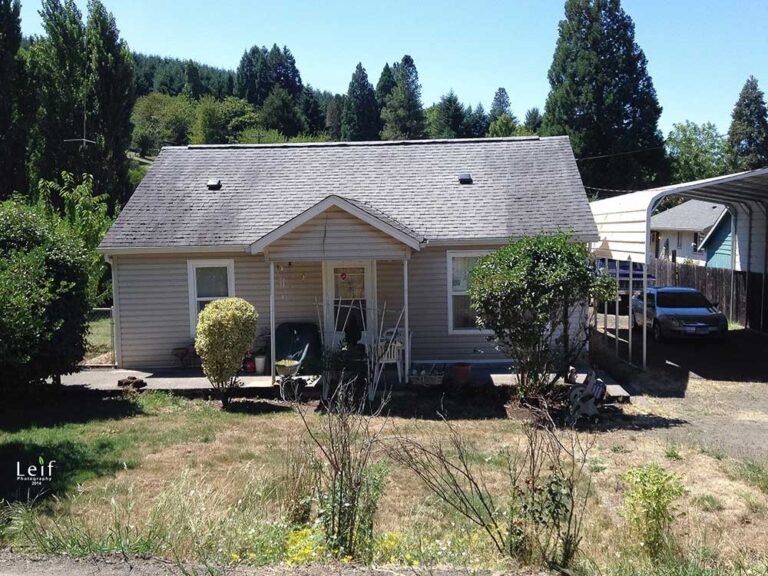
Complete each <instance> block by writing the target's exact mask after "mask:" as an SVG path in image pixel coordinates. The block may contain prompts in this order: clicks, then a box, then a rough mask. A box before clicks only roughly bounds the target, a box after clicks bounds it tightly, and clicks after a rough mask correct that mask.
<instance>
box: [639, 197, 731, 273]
mask: <svg viewBox="0 0 768 576" xmlns="http://www.w3.org/2000/svg"><path fill="white" fill-rule="evenodd" d="M724 213H725V214H727V213H728V211H727V210H726V208H725V206H723V205H722V204H715V203H714V202H705V201H703V200H687V201H686V202H683V203H682V204H678V205H677V206H674V207H673V208H669V209H668V210H664V211H663V212H659V213H658V214H655V215H654V216H652V217H651V253H652V254H654V256H655V257H656V258H661V259H662V260H674V261H676V262H689V263H693V264H696V265H698V266H705V265H706V264H707V252H706V251H705V249H704V246H703V241H704V238H705V237H706V236H707V234H708V233H709V231H710V230H711V229H712V228H713V226H714V225H715V224H716V223H717V222H718V220H719V219H720V218H721V216H722V215H723V214H724ZM729 266H730V262H729Z"/></svg>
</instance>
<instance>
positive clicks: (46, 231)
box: [0, 200, 90, 386]
mask: <svg viewBox="0 0 768 576" xmlns="http://www.w3.org/2000/svg"><path fill="white" fill-rule="evenodd" d="M0 262H2V265H0V277H1V278H2V279H0V315H1V316H2V320H1V321H0V342H2V343H3V344H1V345H0V382H2V383H3V384H4V385H6V386H9V385H18V384H24V383H28V382H31V381H37V380H43V379H45V378H48V377H50V376H53V377H58V376H59V375H61V374H68V373H70V372H74V371H75V370H77V365H78V363H79V362H80V361H81V360H82V358H83V356H84V355H85V351H86V336H87V332H88V323H87V316H88V313H89V312H90V304H89V298H88V282H89V279H88V259H87V255H86V251H85V249H84V248H83V245H82V243H81V241H80V240H79V238H77V237H76V236H75V235H74V234H72V233H71V232H70V231H69V230H68V229H67V228H66V227H64V226H62V225H58V224H57V220H55V219H51V218H50V217H49V216H48V215H46V214H44V213H43V212H42V211H41V210H40V209H39V208H35V207H30V206H26V205H23V204H20V203H18V202H15V201H12V200H9V201H6V202H3V203H2V204H0Z"/></svg>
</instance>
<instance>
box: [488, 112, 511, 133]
mask: <svg viewBox="0 0 768 576" xmlns="http://www.w3.org/2000/svg"><path fill="white" fill-rule="evenodd" d="M517 131H518V126H517V122H515V120H514V118H512V116H510V115H509V114H507V113H506V112H505V113H502V115H501V116H499V117H498V118H496V120H494V121H493V122H491V125H490V127H489V128H488V136H489V137H491V138H503V137H507V136H515V135H516V134H517Z"/></svg>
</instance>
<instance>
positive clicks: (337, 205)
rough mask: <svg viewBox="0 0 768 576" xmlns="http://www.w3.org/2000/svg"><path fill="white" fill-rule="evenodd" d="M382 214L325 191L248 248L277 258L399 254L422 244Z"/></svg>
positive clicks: (385, 257)
mask: <svg viewBox="0 0 768 576" xmlns="http://www.w3.org/2000/svg"><path fill="white" fill-rule="evenodd" d="M384 218H386V217H384ZM384 218H382V217H379V215H377V214H374V213H372V212H370V211H366V210H365V209H363V208H361V207H360V206H359V205H357V203H352V202H351V201H348V200H346V199H344V198H341V197H338V196H329V197H328V198H326V199H325V200H323V201H321V202H319V203H318V204H316V205H315V206H313V207H312V208H310V209H309V210H306V211H305V212H303V213H301V214H299V215H298V216H296V217H295V218H292V219H291V220H289V221H288V222H286V223H285V224H283V225H282V226H280V227H278V228H276V229H275V230H273V231H272V232H270V233H269V234H267V235H266V236H264V237H262V238H261V239H259V240H258V241H257V242H255V243H253V244H252V245H251V253H252V254H255V253H258V252H263V253H264V254H265V256H266V258H267V259H268V260H280V261H308V260H309V261H317V260H370V259H375V260H405V259H408V258H409V257H410V253H411V250H417V251H418V250H420V249H421V247H422V246H423V244H425V241H424V240H423V239H419V237H418V236H417V235H416V234H415V233H413V232H412V231H409V230H406V229H404V228H402V227H399V226H398V225H397V223H396V222H391V221H387V220H388V219H384Z"/></svg>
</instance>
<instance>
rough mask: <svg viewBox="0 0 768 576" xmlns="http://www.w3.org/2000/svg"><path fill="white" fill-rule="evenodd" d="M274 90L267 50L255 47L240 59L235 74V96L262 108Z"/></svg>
mask: <svg viewBox="0 0 768 576" xmlns="http://www.w3.org/2000/svg"><path fill="white" fill-rule="evenodd" d="M270 90H272V81H271V78H270V74H269V65H268V64H267V49H266V48H263V47H259V46H253V47H251V49H250V50H247V51H246V52H245V53H244V54H243V57H242V58H241V59H240V65H239V66H238V67H237V72H236V74H235V95H236V96H237V97H238V98H243V99H245V100H247V101H248V102H250V103H251V104H253V105H254V106H261V105H262V104H263V103H264V100H266V99H267V96H269V92H270Z"/></svg>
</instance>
